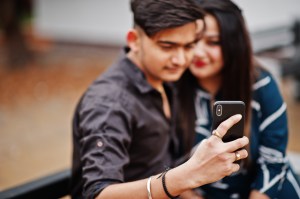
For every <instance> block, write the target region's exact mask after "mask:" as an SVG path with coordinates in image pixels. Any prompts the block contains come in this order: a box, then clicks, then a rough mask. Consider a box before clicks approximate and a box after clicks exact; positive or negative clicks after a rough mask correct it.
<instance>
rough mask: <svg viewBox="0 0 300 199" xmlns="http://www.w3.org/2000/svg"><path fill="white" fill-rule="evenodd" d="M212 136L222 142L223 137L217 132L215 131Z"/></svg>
mask: <svg viewBox="0 0 300 199" xmlns="http://www.w3.org/2000/svg"><path fill="white" fill-rule="evenodd" d="M212 134H213V135H214V136H216V137H218V138H220V139H221V140H222V136H221V135H220V133H219V132H218V131H217V130H213V132H212Z"/></svg>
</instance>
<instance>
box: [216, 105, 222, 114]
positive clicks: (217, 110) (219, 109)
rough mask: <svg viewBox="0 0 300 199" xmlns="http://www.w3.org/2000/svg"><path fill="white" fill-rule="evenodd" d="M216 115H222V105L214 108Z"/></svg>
mask: <svg viewBox="0 0 300 199" xmlns="http://www.w3.org/2000/svg"><path fill="white" fill-rule="evenodd" d="M216 115H217V116H221V115H222V105H220V104H219V105H217V108H216Z"/></svg>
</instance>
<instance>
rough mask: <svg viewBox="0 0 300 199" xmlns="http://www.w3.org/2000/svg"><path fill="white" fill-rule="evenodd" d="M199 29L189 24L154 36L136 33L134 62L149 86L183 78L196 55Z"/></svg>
mask: <svg viewBox="0 0 300 199" xmlns="http://www.w3.org/2000/svg"><path fill="white" fill-rule="evenodd" d="M196 29H197V26H196V24H195V23H188V24H186V25H184V26H180V27H177V28H172V29H166V30H163V31H160V32H158V33H157V34H155V35H154V36H153V37H148V36H147V35H146V34H145V33H144V32H143V31H142V30H138V31H137V34H138V38H139V42H138V43H137V45H136V46H137V48H136V53H135V62H136V64H137V65H138V67H140V68H141V70H142V71H143V72H144V74H145V76H146V78H147V80H148V81H149V82H150V84H152V85H153V86H154V85H157V84H161V83H162V82H172V81H176V80H178V79H179V78H180V77H181V75H182V73H183V72H184V70H185V69H186V68H187V67H188V66H189V65H190V64H191V61H192V58H193V55H194V45H195V43H196ZM154 87H155V86H154Z"/></svg>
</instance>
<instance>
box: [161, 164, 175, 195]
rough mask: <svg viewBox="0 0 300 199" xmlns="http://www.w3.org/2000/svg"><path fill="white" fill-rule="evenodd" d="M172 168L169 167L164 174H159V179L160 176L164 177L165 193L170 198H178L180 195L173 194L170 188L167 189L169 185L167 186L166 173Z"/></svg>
mask: <svg viewBox="0 0 300 199" xmlns="http://www.w3.org/2000/svg"><path fill="white" fill-rule="evenodd" d="M169 170H170V168H167V169H166V170H165V171H164V172H163V173H162V174H160V176H158V177H157V179H158V178H160V177H162V180H161V181H162V186H163V189H164V191H165V194H166V195H167V196H168V197H169V198H170V199H176V198H177V197H178V196H179V195H178V196H172V195H171V194H170V192H169V191H168V189H167V186H166V173H167V172H168V171H169Z"/></svg>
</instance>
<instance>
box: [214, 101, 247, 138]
mask: <svg viewBox="0 0 300 199" xmlns="http://www.w3.org/2000/svg"><path fill="white" fill-rule="evenodd" d="M235 114H241V115H242V119H241V120H240V121H239V122H238V123H236V124H235V125H233V126H232V127H231V128H230V129H229V130H228V131H227V133H226V134H225V136H224V137H223V139H222V140H223V142H230V141H232V140H235V139H237V138H241V137H243V135H244V125H245V103H244V102H243V101H216V102H215V103H214V105H213V114H212V115H213V123H212V130H214V129H216V128H217V127H218V126H219V125H220V124H221V123H222V122H223V121H224V120H226V119H228V118H229V117H231V116H233V115H235Z"/></svg>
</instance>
